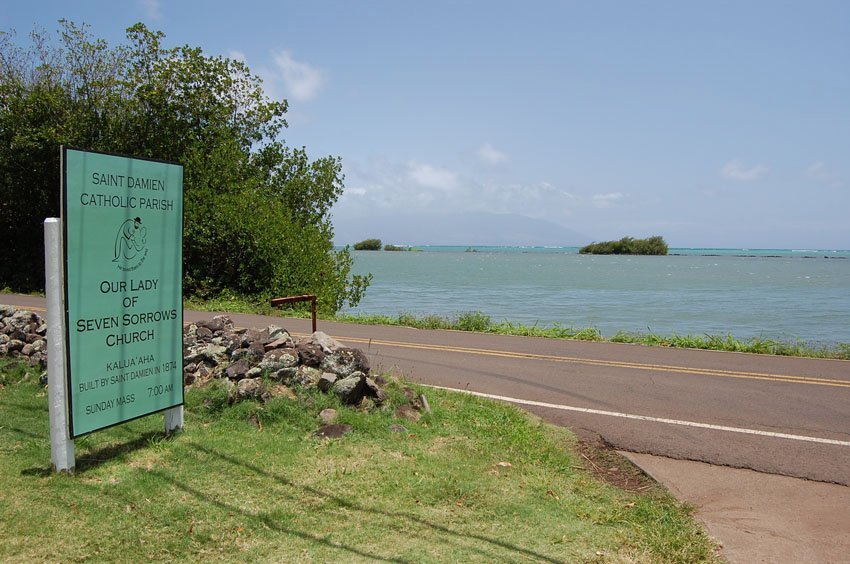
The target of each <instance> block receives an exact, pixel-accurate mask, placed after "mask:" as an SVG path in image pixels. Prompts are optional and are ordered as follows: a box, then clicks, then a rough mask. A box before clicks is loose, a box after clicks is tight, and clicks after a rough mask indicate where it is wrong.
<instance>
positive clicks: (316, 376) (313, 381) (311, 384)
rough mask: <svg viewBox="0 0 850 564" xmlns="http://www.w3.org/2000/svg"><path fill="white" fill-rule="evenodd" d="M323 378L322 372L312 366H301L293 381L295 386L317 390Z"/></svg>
mask: <svg viewBox="0 0 850 564" xmlns="http://www.w3.org/2000/svg"><path fill="white" fill-rule="evenodd" d="M321 377H322V371H321V370H319V369H317V368H313V367H312V366H299V367H298V370H297V372H296V373H295V377H294V378H293V379H292V383H293V384H298V385H299V386H302V387H304V388H315V387H316V386H317V385H318V383H319V380H320V379H321Z"/></svg>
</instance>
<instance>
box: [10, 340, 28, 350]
mask: <svg viewBox="0 0 850 564" xmlns="http://www.w3.org/2000/svg"><path fill="white" fill-rule="evenodd" d="M24 345H25V343H24V342H23V341H21V340H18V339H12V340H11V341H9V342H8V343H6V350H7V351H8V352H10V353H11V352H17V351H20V350H21V349H23V348H24Z"/></svg>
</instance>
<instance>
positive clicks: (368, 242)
mask: <svg viewBox="0 0 850 564" xmlns="http://www.w3.org/2000/svg"><path fill="white" fill-rule="evenodd" d="M354 250H355V251H380V250H381V240H380V239H364V240H363V241H360V242H359V243H354Z"/></svg>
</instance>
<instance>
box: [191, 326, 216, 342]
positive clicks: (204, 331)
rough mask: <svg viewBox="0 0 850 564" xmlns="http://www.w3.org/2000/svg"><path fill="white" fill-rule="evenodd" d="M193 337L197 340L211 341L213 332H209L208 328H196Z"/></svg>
mask: <svg viewBox="0 0 850 564" xmlns="http://www.w3.org/2000/svg"><path fill="white" fill-rule="evenodd" d="M195 336H196V337H197V338H198V339H205V340H209V339H212V336H213V332H212V331H210V329H209V328H208V327H198V330H197V331H196V332H195Z"/></svg>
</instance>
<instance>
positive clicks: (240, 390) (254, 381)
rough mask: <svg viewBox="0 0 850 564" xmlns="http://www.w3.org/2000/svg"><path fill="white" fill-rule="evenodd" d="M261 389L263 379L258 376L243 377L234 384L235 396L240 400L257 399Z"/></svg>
mask: <svg viewBox="0 0 850 564" xmlns="http://www.w3.org/2000/svg"><path fill="white" fill-rule="evenodd" d="M263 391H264V390H263V381H262V380H261V379H259V378H244V379H242V380H239V382H238V383H237V384H236V397H237V398H238V399H240V400H244V399H257V398H259V397H260V396H261V395H262V394H263Z"/></svg>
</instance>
